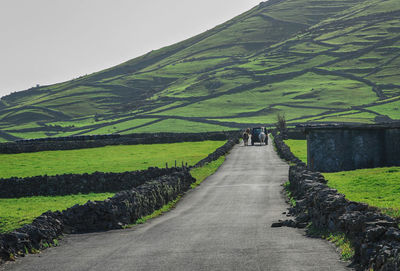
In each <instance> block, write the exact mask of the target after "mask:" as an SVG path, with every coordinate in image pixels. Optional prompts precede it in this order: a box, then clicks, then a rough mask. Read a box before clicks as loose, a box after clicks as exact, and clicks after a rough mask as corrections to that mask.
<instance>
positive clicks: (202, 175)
mask: <svg viewBox="0 0 400 271" xmlns="http://www.w3.org/2000/svg"><path fill="white" fill-rule="evenodd" d="M224 161H225V156H221V157H220V158H218V159H217V160H215V161H213V162H211V163H207V164H205V165H204V166H202V167H198V168H194V169H192V170H191V171H190V174H192V176H193V178H195V179H196V182H195V183H193V184H192V188H195V187H197V186H199V185H200V184H201V183H202V182H203V181H204V180H205V179H206V178H207V177H208V176H210V175H212V174H213V173H214V172H215V171H217V169H218V168H219V167H220V166H221V165H222V164H223V163H224Z"/></svg>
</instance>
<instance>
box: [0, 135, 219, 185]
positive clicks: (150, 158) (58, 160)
mask: <svg viewBox="0 0 400 271" xmlns="http://www.w3.org/2000/svg"><path fill="white" fill-rule="evenodd" d="M224 143H225V141H204V142H185V143H173V144H154V145H132V146H124V145H120V146H107V147H101V148H91V149H80V150H67V151H44V152H36V153H21V154H0V178H9V177H14V176H17V177H29V176H37V175H45V174H47V175H56V174H65V173H79V174H82V173H93V172H95V171H100V172H124V171H134V170H142V169H147V168H148V167H154V166H157V167H165V166H166V164H165V163H166V162H167V163H168V165H169V166H174V165H175V160H176V161H177V163H178V165H181V163H182V162H184V163H188V165H194V164H195V163H197V162H198V161H200V160H201V159H203V158H204V157H206V156H207V155H208V154H209V153H211V152H213V151H214V150H215V149H217V148H218V147H220V146H222V145H223V144H224Z"/></svg>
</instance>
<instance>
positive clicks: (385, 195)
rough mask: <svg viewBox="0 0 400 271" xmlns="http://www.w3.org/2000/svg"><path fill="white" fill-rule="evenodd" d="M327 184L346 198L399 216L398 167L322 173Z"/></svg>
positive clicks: (399, 172) (399, 190)
mask: <svg viewBox="0 0 400 271" xmlns="http://www.w3.org/2000/svg"><path fill="white" fill-rule="evenodd" d="M323 175H324V177H325V178H326V179H327V180H328V185H329V186H330V187H332V188H335V189H337V190H338V192H339V193H342V194H344V195H345V196H346V198H347V199H348V200H352V201H358V202H364V203H367V204H369V205H371V206H375V207H378V208H380V209H382V210H383V212H384V213H386V214H388V215H391V216H394V217H400V189H399V179H400V167H390V168H387V167H386V168H373V169H358V170H353V171H343V172H336V173H324V174H323Z"/></svg>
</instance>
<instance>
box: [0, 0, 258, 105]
mask: <svg viewBox="0 0 400 271" xmlns="http://www.w3.org/2000/svg"><path fill="white" fill-rule="evenodd" d="M259 2H260V0H168V1H166V0H0V97H1V96H4V95H6V94H8V93H10V92H13V91H20V90H25V89H27V88H30V87H32V86H35V85H36V84H40V85H47V84H53V83H58V82H62V81H66V80H69V79H72V78H76V77H78V76H81V75H85V74H90V73H92V72H95V71H99V70H102V69H104V68H109V67H111V66H114V65H117V64H120V63H122V62H124V61H127V60H129V59H132V58H134V57H136V56H140V55H142V54H145V53H147V52H148V51H151V50H154V49H158V48H161V47H164V46H166V45H170V44H173V43H175V42H178V41H181V40H184V39H186V38H189V37H191V36H194V35H196V34H199V33H201V32H203V31H205V30H208V29H210V28H212V27H214V26H216V25H218V24H221V23H223V22H225V21H227V20H229V19H231V18H233V17H234V16H236V15H239V14H241V13H242V12H245V11H247V10H249V9H250V8H252V7H254V6H256V5H257V4H258V3H259Z"/></svg>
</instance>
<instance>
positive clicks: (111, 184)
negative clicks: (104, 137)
mask: <svg viewBox="0 0 400 271" xmlns="http://www.w3.org/2000/svg"><path fill="white" fill-rule="evenodd" d="M176 170H177V169H175V168H170V169H165V168H163V169H160V168H149V169H148V170H139V171H132V172H123V173H103V172H95V173H92V174H63V175H56V176H35V177H28V178H9V179H0V198H19V197H30V196H60V195H61V196H62V195H71V194H78V193H82V194H87V193H104V192H118V191H122V190H128V189H132V188H133V187H138V186H139V185H142V184H144V183H145V182H147V181H149V180H151V179H154V178H157V177H160V176H162V175H168V174H172V173H174V172H175V171H176Z"/></svg>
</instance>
